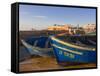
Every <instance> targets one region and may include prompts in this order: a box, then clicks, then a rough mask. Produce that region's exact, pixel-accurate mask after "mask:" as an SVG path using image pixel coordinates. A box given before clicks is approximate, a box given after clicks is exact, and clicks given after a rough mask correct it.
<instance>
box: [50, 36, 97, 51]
mask: <svg viewBox="0 0 100 76" xmlns="http://www.w3.org/2000/svg"><path fill="white" fill-rule="evenodd" d="M51 39H52V40H54V41H57V42H59V43H61V44H64V45H67V46H71V47H73V48H77V49H82V50H88V51H95V48H91V47H89V48H88V47H85V48H84V47H81V46H78V45H73V44H71V43H69V42H67V41H66V42H64V41H62V40H60V39H58V38H56V37H54V36H51Z"/></svg>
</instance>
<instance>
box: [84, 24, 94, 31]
mask: <svg viewBox="0 0 100 76" xmlns="http://www.w3.org/2000/svg"><path fill="white" fill-rule="evenodd" d="M82 28H83V29H84V31H85V32H86V33H89V32H95V31H96V25H95V24H87V25H84V26H83V27H82Z"/></svg>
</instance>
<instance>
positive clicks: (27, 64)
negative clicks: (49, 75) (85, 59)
mask: <svg viewBox="0 0 100 76" xmlns="http://www.w3.org/2000/svg"><path fill="white" fill-rule="evenodd" d="M91 67H96V64H93V63H89V64H78V65H76V64H75V65H74V64H73V65H67V66H61V65H59V64H58V63H57V61H56V59H55V58H52V57H33V58H30V59H27V60H25V61H22V62H20V64H19V71H21V72H25V71H40V70H56V69H72V68H91Z"/></svg>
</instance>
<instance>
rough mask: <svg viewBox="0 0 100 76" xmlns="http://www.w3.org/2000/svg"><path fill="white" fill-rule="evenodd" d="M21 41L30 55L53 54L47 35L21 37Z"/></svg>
mask: <svg viewBox="0 0 100 76" xmlns="http://www.w3.org/2000/svg"><path fill="white" fill-rule="evenodd" d="M21 42H22V44H23V46H25V47H26V48H27V50H28V51H29V53H30V54H31V55H39V56H44V57H45V56H53V48H52V47H51V44H50V38H49V37H44V36H39V37H28V38H26V39H22V40H21Z"/></svg>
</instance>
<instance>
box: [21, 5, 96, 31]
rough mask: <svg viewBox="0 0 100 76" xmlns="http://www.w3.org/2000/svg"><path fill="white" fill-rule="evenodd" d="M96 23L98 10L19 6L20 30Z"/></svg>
mask: <svg viewBox="0 0 100 76" xmlns="http://www.w3.org/2000/svg"><path fill="white" fill-rule="evenodd" d="M89 23H93V24H95V23H96V10H95V9H88V8H87V9H86V8H71V7H52V6H36V5H20V6H19V24H20V30H31V29H32V28H35V29H37V30H42V29H46V28H47V27H48V26H52V25H54V24H72V25H74V26H77V24H79V25H80V26H82V25H85V24H89Z"/></svg>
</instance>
